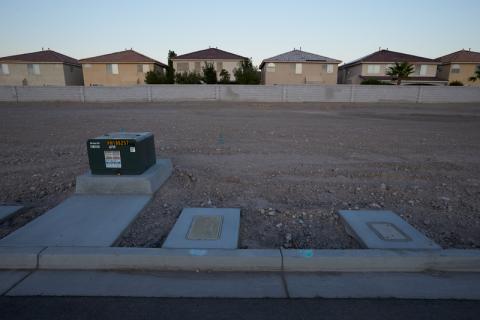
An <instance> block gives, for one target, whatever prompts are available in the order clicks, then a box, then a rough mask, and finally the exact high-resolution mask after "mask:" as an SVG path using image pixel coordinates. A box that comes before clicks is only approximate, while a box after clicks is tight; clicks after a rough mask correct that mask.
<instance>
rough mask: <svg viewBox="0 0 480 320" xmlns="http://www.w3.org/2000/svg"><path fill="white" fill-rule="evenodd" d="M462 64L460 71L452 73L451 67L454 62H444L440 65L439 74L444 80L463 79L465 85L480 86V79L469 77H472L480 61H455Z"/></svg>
mask: <svg viewBox="0 0 480 320" xmlns="http://www.w3.org/2000/svg"><path fill="white" fill-rule="evenodd" d="M455 64H458V65H459V66H460V73H452V72H451V68H452V64H444V65H441V66H440V67H439V70H440V71H439V72H438V76H439V77H440V78H441V79H443V80H448V82H452V81H461V82H462V83H463V85H465V86H472V87H479V86H480V79H478V80H477V81H475V82H472V81H469V80H468V79H469V78H470V77H472V76H473V75H474V73H475V70H476V69H477V66H478V65H480V63H455Z"/></svg>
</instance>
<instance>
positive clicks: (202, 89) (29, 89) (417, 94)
mask: <svg viewBox="0 0 480 320" xmlns="http://www.w3.org/2000/svg"><path fill="white" fill-rule="evenodd" d="M0 101H11V102H12V101H19V102H27V101H66V102H152V101H153V102H158V101H256V102H409V103H465V102H470V103H472V102H480V88H476V87H433V86H432V87H430V86H365V85H324V86H317V85H252V86H248V85H141V86H131V87H81V86H68V87H50V86H46V87H41V86H38V87H35V86H17V87H13V86H0Z"/></svg>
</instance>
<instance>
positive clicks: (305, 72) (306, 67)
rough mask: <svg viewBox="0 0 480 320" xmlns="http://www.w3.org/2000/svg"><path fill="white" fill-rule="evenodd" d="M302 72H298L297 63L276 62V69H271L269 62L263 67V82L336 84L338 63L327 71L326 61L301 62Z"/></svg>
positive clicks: (268, 83)
mask: <svg viewBox="0 0 480 320" xmlns="http://www.w3.org/2000/svg"><path fill="white" fill-rule="evenodd" d="M301 65H302V66H301V69H302V70H301V73H296V71H295V69H296V68H295V66H296V63H286V62H275V71H269V70H268V69H269V68H268V63H267V64H265V65H264V67H263V69H262V84H266V85H270V84H336V83H337V73H338V64H331V65H333V72H332V73H327V70H326V66H327V64H326V63H308V62H307V63H305V62H304V63H301Z"/></svg>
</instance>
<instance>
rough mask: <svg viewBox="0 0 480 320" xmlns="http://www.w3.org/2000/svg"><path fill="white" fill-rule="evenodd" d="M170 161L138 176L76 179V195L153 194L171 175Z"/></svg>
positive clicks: (91, 175) (163, 161) (105, 176)
mask: <svg viewBox="0 0 480 320" xmlns="http://www.w3.org/2000/svg"><path fill="white" fill-rule="evenodd" d="M172 168H173V167H172V162H171V161H170V159H157V163H156V164H155V165H153V166H152V167H150V168H149V169H148V170H147V171H145V172H144V173H142V174H140V175H120V176H118V175H93V174H91V172H90V171H89V172H87V173H85V174H83V175H81V176H78V177H77V182H76V187H75V192H76V193H77V194H149V195H151V194H154V193H155V192H156V191H157V190H158V189H159V188H160V186H161V185H162V184H163V183H164V182H165V181H166V180H167V179H168V177H170V175H171V174H172V170H173V169H172Z"/></svg>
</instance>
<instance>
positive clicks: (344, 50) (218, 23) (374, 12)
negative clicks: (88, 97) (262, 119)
mask: <svg viewBox="0 0 480 320" xmlns="http://www.w3.org/2000/svg"><path fill="white" fill-rule="evenodd" d="M0 8H1V12H2V15H1V16H2V18H1V19H0V39H2V45H1V46H0V56H2V57H3V56H7V55H13V54H20V53H26V52H33V51H39V50H41V49H42V47H44V48H45V49H46V48H51V49H52V50H55V51H58V52H60V53H64V54H66V55H69V56H72V57H74V58H77V59H81V58H87V57H91V56H96V55H101V54H106V53H111V52H115V51H120V50H124V49H125V48H133V49H134V50H136V51H138V52H140V53H143V54H145V55H147V56H150V57H152V58H155V59H157V60H160V61H162V62H166V60H167V52H168V50H169V49H171V50H174V51H175V52H176V53H177V54H183V53H188V52H192V51H197V50H202V49H205V48H208V47H209V46H211V47H218V48H220V49H223V50H226V51H230V52H233V53H236V54H240V55H243V56H247V57H251V58H252V59H253V62H254V63H255V64H257V65H258V64H260V62H261V61H262V59H265V58H269V57H271V56H275V55H277V54H280V53H283V52H286V51H290V50H292V49H293V48H299V47H301V48H302V50H305V51H308V52H312V53H317V54H320V55H324V56H327V57H331V58H335V59H339V60H342V61H343V62H349V61H351V60H354V59H357V58H359V57H361V56H365V55H367V54H370V53H372V52H373V51H376V50H378V48H379V47H382V48H389V49H390V50H394V51H401V52H405V53H410V54H414V55H420V56H424V57H429V58H436V57H438V56H441V55H445V54H447V53H450V52H453V51H457V50H460V49H462V48H465V49H468V48H471V49H472V50H475V51H480V32H479V30H480V27H479V25H478V14H479V12H480V1H479V0H456V1H448V0H435V1H434V0H403V1H389V0H383V1H380V0H377V1H375V0H361V1H359V0H356V1H355V0H344V1H318V0H317V1H303V0H297V1H288V2H287V1H285V2H282V1H278V0H277V1H250V0H244V1H208V0H204V1H186V0H183V1H146V0H137V1H127V0H115V1H113V0H96V1H90V0H83V1H69V0H42V1H34V0H30V1H27V0H21V1H20V0H1V6H0Z"/></svg>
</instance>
